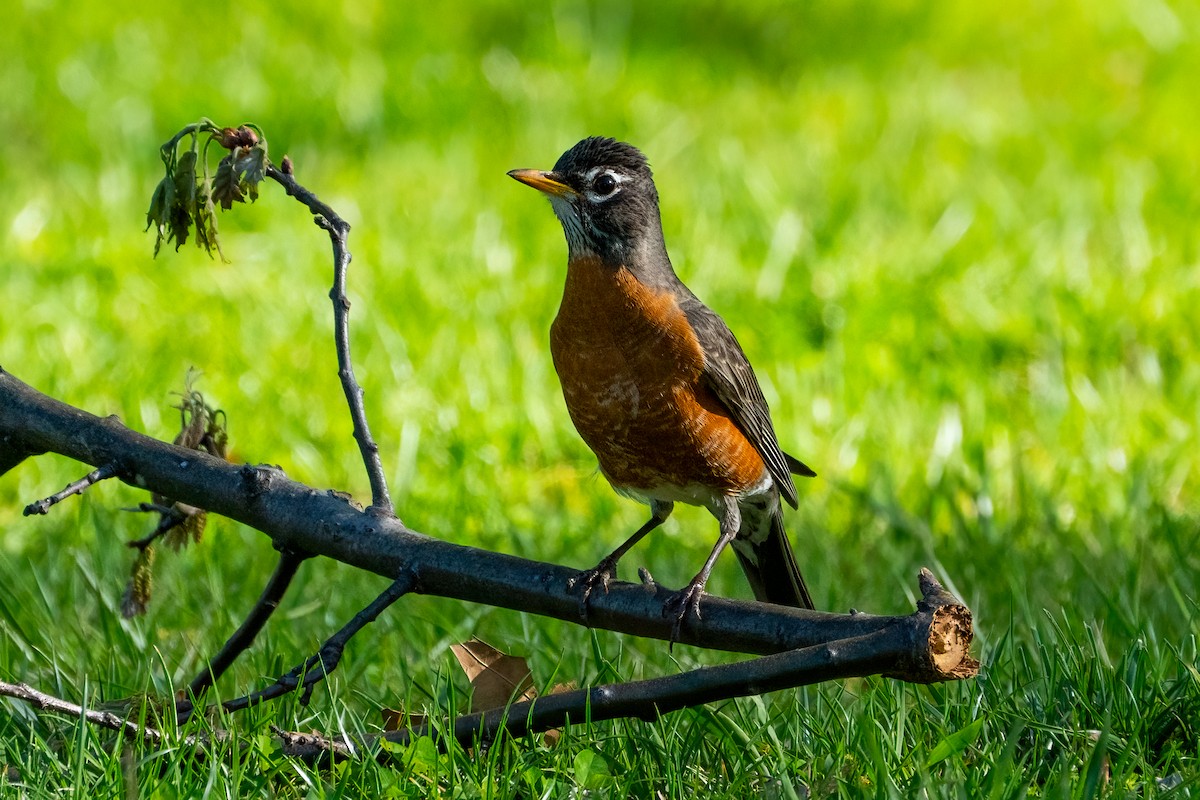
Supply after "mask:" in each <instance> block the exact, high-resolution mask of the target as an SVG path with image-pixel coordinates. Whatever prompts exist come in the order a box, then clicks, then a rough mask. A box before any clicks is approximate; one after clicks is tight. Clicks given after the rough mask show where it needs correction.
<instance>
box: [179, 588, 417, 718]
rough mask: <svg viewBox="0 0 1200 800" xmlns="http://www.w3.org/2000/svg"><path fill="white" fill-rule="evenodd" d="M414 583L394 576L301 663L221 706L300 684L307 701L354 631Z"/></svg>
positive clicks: (260, 699)
mask: <svg viewBox="0 0 1200 800" xmlns="http://www.w3.org/2000/svg"><path fill="white" fill-rule="evenodd" d="M416 584H417V579H416V575H414V574H413V573H411V572H405V573H404V574H403V575H401V576H400V577H399V578H397V579H396V580H394V581H393V582H392V584H391V585H390V586H388V588H387V589H385V590H384V591H383V592H382V593H381V594H380V595H379V596H378V597H376V598H375V599H374V600H372V601H371V603H370V605H368V606H367V607H366V608H364V609H363V610H362V611H360V612H358V613H357V614H355V615H354V619H352V620H350V621H349V622H348V623H346V625H344V626H343V627H342V629H341V630H339V631H338V632H337V633H335V634H334V635H333V636H330V637H329V638H328V639H326V640H325V643H324V644H322V645H321V649H320V650H318V651H317V652H316V653H314V654H313V655H311V656H309V657H308V658H307V659H305V660H304V662H303V663H301V664H297V665H296V666H295V667H293V668H292V669H291V670H290V671H289V672H288V673H287V674H285V675H283V676H281V677H280V678H279V679H278V680H277V681H275V683H273V684H271V685H270V686H268V687H266V688H265V689H261V690H259V691H257V692H253V693H251V694H248V695H245V696H244V697H238V698H235V699H233V700H227V701H226V702H224V703H222V704H221V707H222V708H224V709H225V710H226V711H241V710H242V709H244V708H250V707H251V706H255V705H258V704H259V703H264V702H266V701H268V700H274V699H276V698H278V697H283V696H284V695H286V694H291V693H292V692H294V691H295V690H296V689H297V688H300V687H303V689H304V693H303V694H302V695H301V697H300V702H301V703H302V704H307V703H308V701H309V698H310V697H311V696H312V690H313V688H314V687H315V686H316V685H317V684H318V683H320V682H321V681H323V680H325V678H326V677H328V676H329V674H330V673H332V672H333V671H334V670H335V669H337V666H338V664H339V663H340V662H341V660H342V654H343V653H344V652H345V650H346V644H347V643H348V642H349V641H350V640H351V639H352V638H353V637H354V635H355V634H357V633H358V632H359V631H361V630H362V629H363V628H364V627H366V626H367V625H368V624H370V623H372V622H374V621H375V619H376V617H378V616H379V615H380V614H382V613H383V612H384V611H385V610H386V609H387V608H388V607H389V606H390V605H392V603H395V602H396V601H397V600H399V599H400V598H401V597H403V596H404V595H406V594H408V593H409V592H410V591H412V589H413V587H414V586H416ZM190 705H191V704H190V703H189V702H187V701H183V702H182V703H180V705H179V706H177V712H176V713H177V714H180V715H181V716H183V717H185V718H186V717H187V716H188V715H190V714H191V713H192V709H191V708H190Z"/></svg>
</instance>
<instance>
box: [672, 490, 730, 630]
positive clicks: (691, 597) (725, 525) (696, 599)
mask: <svg viewBox="0 0 1200 800" xmlns="http://www.w3.org/2000/svg"><path fill="white" fill-rule="evenodd" d="M719 510H720V512H721V513H720V516H719V519H720V521H721V535H720V536H718V537H717V543H716V544H715V545H714V546H713V549H712V552H711V553H709V554H708V560H707V561H705V562H704V566H703V567H702V568H701V569H700V572H698V573H697V574H696V577H694V578H692V580H691V581H690V582H689V583H688V585H687V586H685V587H683V588H682V589H680V590H679V591H678V592H676V593H675V594H673V595H671V596H670V597H668V598H667V602H665V603H663V616H664V617H666V616H670V615H672V614H674V615H675V624H674V625H673V626H672V627H671V643H672V644H674V643H675V642H676V641H677V640H678V639H679V631H680V629H681V628H682V627H683V621H684V620H685V619H687V616H688V614H695V615H696V619H700V598H701V597H703V596H704V584H706V583H708V576H709V574H710V573H711V572H712V569H713V565H714V564H716V563H717V556H719V555H721V551H722V550H724V549H725V547H726V546H727V545H728V544H729V543H730V542H732V541H733V540H734V539H735V538H737V535H738V528H740V527H741V524H742V512H741V509H739V508H738V504H737V500H736V499H735V498H733V497H727V498H725V499H724V506H723V507H722V508H720V509H719Z"/></svg>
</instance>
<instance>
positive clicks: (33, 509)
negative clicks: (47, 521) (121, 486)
mask: <svg viewBox="0 0 1200 800" xmlns="http://www.w3.org/2000/svg"><path fill="white" fill-rule="evenodd" d="M116 474H117V465H116V464H112V463H110V464H104V465H103V466H101V467H100V468H99V469H94V470H92V471H91V472H89V473H88V474H87V475H84V476H83V477H82V478H80V479H79V480H77V481H75V482H73V483H68V484H67V485H66V487H65V488H64V489H63V490H62V491H61V492H55V493H54V494H52V495H50V496H49V497H46V498H43V499H41V500H38V501H37V502H35V503H30V504H29V505H27V506H25V516H27V517H31V516H34V515H35V514H45V513H47V512H48V511H49V510H50V509H51V508H53V507H54V506H56V505H58V504H59V503H61V502H62V501H63V500H66V499H67V498H68V497H70V496H72V495H76V494H83V493H84V492H85V491H86V490H87V488H88V487H89V486H91V485H92V484H94V483H99V482H100V481H104V480H108V479H109V478H113V477H116Z"/></svg>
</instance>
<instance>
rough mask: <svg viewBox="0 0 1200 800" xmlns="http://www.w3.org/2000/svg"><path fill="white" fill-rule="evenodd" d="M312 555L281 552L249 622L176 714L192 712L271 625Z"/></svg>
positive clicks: (210, 664) (208, 668)
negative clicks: (268, 624) (193, 705)
mask: <svg viewBox="0 0 1200 800" xmlns="http://www.w3.org/2000/svg"><path fill="white" fill-rule="evenodd" d="M308 557H309V556H308V554H306V553H298V552H296V551H295V550H286V549H285V550H283V551H282V552H281V553H280V554H279V563H278V564H277V565H276V567H275V572H274V573H273V574H272V575H271V579H270V580H269V581H267V585H266V586H265V587H264V588H263V591H262V595H260V596H259V598H258V602H256V603H255V604H254V608H252V609H250V613H249V614H247V615H246V619H245V621H243V622H242V624H241V626H240V627H238V629H237V630H236V631H234V632H233V635H232V636H230V637H229V640H228V641H226V642H225V644H224V646H223V647H221V649H220V651H219V652H218V653H217V654H216V655H215V656H213V657H212V659H211V660H209V662H208V664H207V665H206V666H205V668H204V669H203V670H201V671H200V672H199V673H198V674H197V675H196V677H195V678H192V682H191V683H189V684H188V694H189V695H190V697H191V698H193V700H192V701H189V702H187V703H186V707H184V708H182V709H181V708H180V707H179V706H177V707H176V714H179V713H180V711H184V712H185V714H184V717H183V718H184V719H186V716H187V715H189V714H190V713H191V711H192V702H194V700H195V699H197V698H199V697H200V696H202V695H203V694H204V693H205V692H207V691H208V690H209V688H211V687H212V685H213V684H214V683H216V682H217V681H218V680H220V679H221V676H222V675H224V674H225V671H226V670H228V669H229V667H230V666H232V665H233V662H234V661H236V660H237V659H238V657H239V656H240V655H241V654H242V653H244V652H245V651H246V649H247V648H249V647H250V645H251V644H252V643H253V642H254V639H255V637H257V636H258V634H259V632H260V631H261V630H262V629H263V626H264V625H266V624H267V620H268V619H270V618H271V614H272V613H274V611H275V609H276V608H278V607H279V601H280V600H282V599H283V595H284V594H285V593H286V592H287V590H288V587H289V586H290V585H291V583H292V578H294V577H296V572H297V570H299V569H300V565H301V564H302V563H304V561H305V559H307V558H308ZM182 721H183V719H181V720H180V722H182Z"/></svg>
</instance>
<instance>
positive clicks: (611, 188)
mask: <svg viewBox="0 0 1200 800" xmlns="http://www.w3.org/2000/svg"><path fill="white" fill-rule="evenodd" d="M592 189H593V190H594V191H595V192H596V194H598V195H600V196H601V197H608V196H609V195H610V194H612V193H613V192H615V191H616V189H617V179H616V178H614V177H613V174H612V173H611V172H602V173H600V174H599V175H597V176H596V180H595V181H593V182H592Z"/></svg>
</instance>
